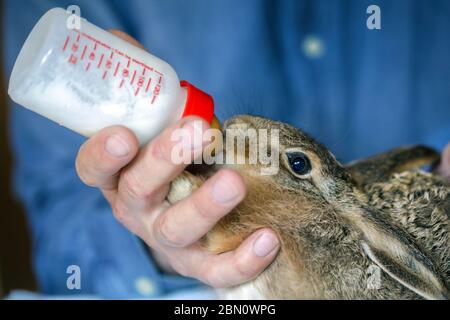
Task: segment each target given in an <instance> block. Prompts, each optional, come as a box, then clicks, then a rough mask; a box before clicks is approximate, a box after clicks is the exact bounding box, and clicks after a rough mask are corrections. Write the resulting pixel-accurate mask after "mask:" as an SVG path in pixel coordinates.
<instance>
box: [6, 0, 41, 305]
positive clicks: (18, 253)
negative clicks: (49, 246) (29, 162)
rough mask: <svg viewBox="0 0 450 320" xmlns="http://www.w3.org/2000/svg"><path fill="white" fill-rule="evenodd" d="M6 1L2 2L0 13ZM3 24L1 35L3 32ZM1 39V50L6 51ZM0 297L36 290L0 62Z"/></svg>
mask: <svg viewBox="0 0 450 320" xmlns="http://www.w3.org/2000/svg"><path fill="white" fill-rule="evenodd" d="M2 14H3V1H0V15H2ZM1 28H3V24H0V31H1V32H0V34H3V30H2V29H1ZM1 43H2V42H0V52H3V50H2V48H1ZM0 74H1V78H0V190H1V192H0V297H3V296H5V295H6V294H8V293H9V292H10V291H11V290H12V289H28V290H33V289H36V284H35V281H34V276H33V273H32V271H31V243H30V238H29V234H28V228H27V224H26V221H25V216H24V213H23V209H22V208H21V206H20V204H19V203H18V201H16V200H15V199H14V198H13V196H12V194H11V191H10V190H11V173H12V170H11V166H12V163H13V161H12V157H11V152H10V146H9V143H8V137H7V134H8V133H7V131H8V122H7V112H8V107H7V103H8V98H7V94H6V83H7V79H5V78H4V73H3V68H2V66H1V65H0Z"/></svg>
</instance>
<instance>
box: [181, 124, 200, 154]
mask: <svg viewBox="0 0 450 320" xmlns="http://www.w3.org/2000/svg"><path fill="white" fill-rule="evenodd" d="M181 130H183V133H182V139H183V142H182V143H183V147H184V148H185V149H186V150H196V149H200V148H202V147H203V131H202V122H201V121H199V120H193V121H188V122H186V123H185V124H183V126H182V127H181Z"/></svg>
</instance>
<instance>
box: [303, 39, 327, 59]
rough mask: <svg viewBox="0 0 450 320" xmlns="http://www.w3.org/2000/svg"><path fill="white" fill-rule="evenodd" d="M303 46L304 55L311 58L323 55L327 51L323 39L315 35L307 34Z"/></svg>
mask: <svg viewBox="0 0 450 320" xmlns="http://www.w3.org/2000/svg"><path fill="white" fill-rule="evenodd" d="M301 48H302V51H303V53H304V55H305V56H307V57H308V58H311V59H317V58H320V57H322V56H323V53H324V51H325V48H324V44H323V41H322V40H321V39H320V38H319V37H317V36H315V35H308V36H306V37H305V39H303V42H302V44H301Z"/></svg>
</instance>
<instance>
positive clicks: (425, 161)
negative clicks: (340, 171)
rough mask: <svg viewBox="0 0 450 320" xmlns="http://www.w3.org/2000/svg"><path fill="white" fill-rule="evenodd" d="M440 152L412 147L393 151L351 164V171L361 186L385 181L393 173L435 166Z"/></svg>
mask: <svg viewBox="0 0 450 320" xmlns="http://www.w3.org/2000/svg"><path fill="white" fill-rule="evenodd" d="M439 158H440V154H439V152H437V151H436V150H434V149H431V148H428V147H425V146H410V147H402V148H397V149H393V150H390V151H387V152H384V153H380V154H378V155H375V156H372V157H369V158H365V159H362V160H359V161H356V162H351V163H349V164H348V165H347V166H346V168H347V169H348V170H349V172H350V173H351V175H352V176H353V178H354V179H355V181H356V182H357V183H358V185H360V186H364V185H366V184H370V183H374V182H378V181H384V180H387V179H388V178H389V176H390V175H391V174H393V173H397V172H403V171H407V170H413V169H418V168H420V167H422V166H424V165H434V164H435V163H437V162H438V160H439Z"/></svg>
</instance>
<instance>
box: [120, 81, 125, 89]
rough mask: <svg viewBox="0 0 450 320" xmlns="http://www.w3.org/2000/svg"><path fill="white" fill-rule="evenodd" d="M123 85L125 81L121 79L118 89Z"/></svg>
mask: <svg viewBox="0 0 450 320" xmlns="http://www.w3.org/2000/svg"><path fill="white" fill-rule="evenodd" d="M124 83H125V80H124V79H122V81H121V82H120V86H119V88H122V87H123V84H124Z"/></svg>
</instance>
